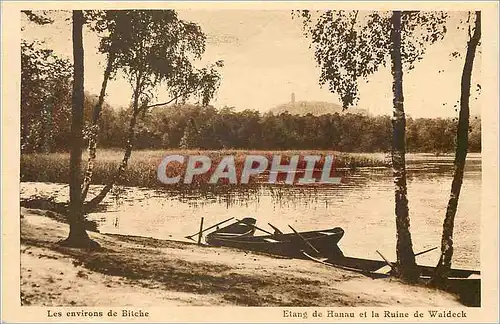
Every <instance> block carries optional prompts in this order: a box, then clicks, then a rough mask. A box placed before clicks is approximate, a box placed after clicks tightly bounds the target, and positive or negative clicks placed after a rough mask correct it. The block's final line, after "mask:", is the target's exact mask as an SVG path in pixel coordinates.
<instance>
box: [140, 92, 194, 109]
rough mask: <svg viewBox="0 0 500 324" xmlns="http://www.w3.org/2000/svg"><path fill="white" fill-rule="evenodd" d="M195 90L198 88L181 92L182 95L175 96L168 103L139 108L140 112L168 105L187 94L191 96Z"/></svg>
mask: <svg viewBox="0 0 500 324" xmlns="http://www.w3.org/2000/svg"><path fill="white" fill-rule="evenodd" d="M197 89H198V88H195V89H191V90H189V91H186V92H183V93H181V94H179V95H177V96H175V97H174V98H172V99H170V100H169V101H166V102H162V103H157V104H153V105H149V106H143V107H141V108H140V110H146V109H148V108H154V107H158V106H164V105H168V104H170V103H172V102H174V101H175V100H177V99H179V98H180V97H183V96H185V95H188V94H191V93H193V92H195V91H196V90H197Z"/></svg>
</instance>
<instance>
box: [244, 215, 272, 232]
mask: <svg viewBox="0 0 500 324" xmlns="http://www.w3.org/2000/svg"><path fill="white" fill-rule="evenodd" d="M236 221H237V222H238V223H243V224H245V225H248V226H251V227H253V228H255V229H258V230H259V231H262V232H264V233H267V234H269V235H274V234H272V233H269V232H268V231H266V230H264V229H262V228H260V227H257V226H255V225H253V224H248V223H245V222H242V221H240V220H239V219H236Z"/></svg>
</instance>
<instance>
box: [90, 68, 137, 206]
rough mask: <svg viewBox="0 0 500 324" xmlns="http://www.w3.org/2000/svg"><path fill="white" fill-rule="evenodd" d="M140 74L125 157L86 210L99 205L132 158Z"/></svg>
mask: <svg viewBox="0 0 500 324" xmlns="http://www.w3.org/2000/svg"><path fill="white" fill-rule="evenodd" d="M140 79H141V78H140V76H139V77H138V79H137V84H136V89H135V91H134V103H133V113H132V117H131V119H130V124H129V127H128V132H127V133H128V135H127V142H126V145H125V154H124V155H123V159H122V161H121V163H120V165H119V166H118V170H117V171H116V173H115V174H114V175H113V177H112V178H111V180H110V181H109V182H108V183H107V184H106V185H105V186H104V188H103V189H102V190H101V191H100V192H99V194H97V196H95V197H94V198H92V200H90V201H89V202H88V203H87V204H86V205H85V210H86V212H89V211H91V210H93V209H95V208H96V207H97V205H99V204H100V203H101V202H102V201H103V200H104V198H105V197H106V195H107V194H108V193H109V192H110V191H111V189H112V188H113V186H114V184H115V183H116V181H117V180H118V179H119V178H120V177H121V176H122V174H123V172H125V169H126V168H127V164H128V160H129V159H130V156H131V155H132V149H133V142H134V137H135V125H136V124H137V116H138V115H139V113H140V112H141V111H143V110H142V109H139V96H140V89H139V86H140Z"/></svg>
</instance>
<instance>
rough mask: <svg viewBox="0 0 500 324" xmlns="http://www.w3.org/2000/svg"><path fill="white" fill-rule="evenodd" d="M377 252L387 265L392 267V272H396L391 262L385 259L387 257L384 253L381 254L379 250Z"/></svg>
mask: <svg viewBox="0 0 500 324" xmlns="http://www.w3.org/2000/svg"><path fill="white" fill-rule="evenodd" d="M376 251H377V253H378V255H380V256H381V257H382V259H384V261H385V263H387V265H388V266H389V267H391V269H392V270H394V265H393V264H392V263H391V262H390V261H389V260H387V259H386V258H385V256H383V255H382V253H380V252H379V251H378V250H376Z"/></svg>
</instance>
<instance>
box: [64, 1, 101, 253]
mask: <svg viewBox="0 0 500 324" xmlns="http://www.w3.org/2000/svg"><path fill="white" fill-rule="evenodd" d="M83 23H84V18H83V12H82V11H81V10H74V11H73V31H72V33H73V61H74V63H73V99H72V109H71V151H70V167H69V168H70V180H69V181H70V182H69V194H70V195H69V196H70V201H69V214H68V222H69V226H70V231H69V236H68V238H67V239H65V240H64V241H62V242H61V244H62V245H66V246H72V247H85V248H91V247H95V246H96V244H97V243H96V242H93V241H91V240H90V238H89V236H88V234H87V232H86V231H85V227H84V214H83V204H82V201H81V180H82V179H81V173H80V172H81V169H80V168H81V163H82V149H83V134H82V129H83V116H84V115H83V100H84V67H83Z"/></svg>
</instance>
